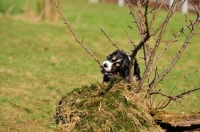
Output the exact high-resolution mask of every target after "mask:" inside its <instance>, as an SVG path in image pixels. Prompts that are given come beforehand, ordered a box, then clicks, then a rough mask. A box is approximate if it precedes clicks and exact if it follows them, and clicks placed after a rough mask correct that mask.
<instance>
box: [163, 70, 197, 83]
mask: <svg viewBox="0 0 200 132" xmlns="http://www.w3.org/2000/svg"><path fill="white" fill-rule="evenodd" d="M197 72H198V71H194V72H191V73H187V74H185V75H182V76H179V77H169V78H165V79H163V80H162V81H164V80H171V79H177V78H186V77H188V76H189V75H191V74H195V73H197Z"/></svg>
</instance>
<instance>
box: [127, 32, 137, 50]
mask: <svg viewBox="0 0 200 132" xmlns="http://www.w3.org/2000/svg"><path fill="white" fill-rule="evenodd" d="M125 32H126V35H127V37H128V39H129V41H130V42H131V44H132V45H133V46H134V47H135V45H134V42H133V41H132V40H131V38H130V36H129V34H128V32H127V31H125Z"/></svg>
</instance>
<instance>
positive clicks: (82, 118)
mask: <svg viewBox="0 0 200 132" xmlns="http://www.w3.org/2000/svg"><path fill="white" fill-rule="evenodd" d="M133 89H134V88H130V87H129V85H128V84H127V83H126V82H124V81H120V80H113V81H112V82H111V83H109V84H102V83H100V84H92V85H91V86H82V87H81V88H78V89H75V90H73V91H72V92H70V93H68V94H67V95H66V96H64V97H63V98H62V99H61V100H60V102H59V104H58V106H57V112H56V116H55V118H56V122H57V123H58V124H59V127H58V128H57V131H58V132H62V131H69V132H70V131H95V132H97V131H112V132H114V131H148V132H149V131H154V132H155V131H159V132H160V131H162V130H161V129H160V128H159V127H158V126H156V125H155V123H154V121H153V119H152V117H151V116H150V114H149V111H148V108H147V107H146V102H145V100H144V99H143V98H141V97H143V96H141V95H139V94H137V95H136V94H135V93H134V92H133Z"/></svg>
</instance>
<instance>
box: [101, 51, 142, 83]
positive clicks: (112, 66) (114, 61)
mask: <svg viewBox="0 0 200 132" xmlns="http://www.w3.org/2000/svg"><path fill="white" fill-rule="evenodd" d="M130 61H131V57H130V55H127V54H126V53H125V52H124V51H122V50H116V51H114V52H113V53H112V54H110V55H108V56H107V59H106V60H105V61H104V62H103V64H102V67H101V68H102V69H101V73H102V74H103V75H104V76H103V82H109V81H110V79H112V78H113V77H115V76H119V77H122V78H127V77H128V76H129V66H130ZM133 75H134V78H135V79H136V81H139V80H140V79H141V76H140V68H139V65H138V62H137V60H136V59H135V65H134V73H133Z"/></svg>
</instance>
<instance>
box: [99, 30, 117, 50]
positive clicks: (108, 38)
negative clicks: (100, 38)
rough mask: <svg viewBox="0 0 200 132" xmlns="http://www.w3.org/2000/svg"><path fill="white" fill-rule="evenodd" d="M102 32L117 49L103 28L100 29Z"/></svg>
mask: <svg viewBox="0 0 200 132" xmlns="http://www.w3.org/2000/svg"><path fill="white" fill-rule="evenodd" d="M100 30H101V31H102V32H103V34H104V35H105V36H106V37H107V39H108V40H109V41H110V42H111V43H112V44H113V46H115V47H116V48H117V49H118V50H119V47H118V46H117V45H116V44H115V43H114V42H113V41H112V40H111V39H110V38H109V37H108V35H107V34H106V33H105V32H104V31H103V29H100Z"/></svg>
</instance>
